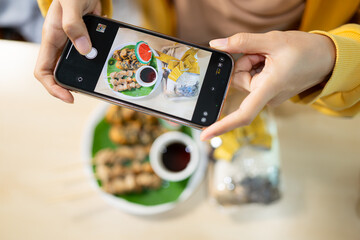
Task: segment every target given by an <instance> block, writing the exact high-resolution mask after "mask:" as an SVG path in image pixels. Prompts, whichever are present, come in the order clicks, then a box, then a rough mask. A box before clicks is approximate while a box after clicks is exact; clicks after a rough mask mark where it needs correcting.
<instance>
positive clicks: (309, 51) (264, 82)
mask: <svg viewBox="0 0 360 240" xmlns="http://www.w3.org/2000/svg"><path fill="white" fill-rule="evenodd" d="M210 46H211V47H214V48H217V49H219V50H223V51H227V52H229V53H243V54H244V55H243V56H242V57H241V58H240V59H239V60H237V62H236V64H235V69H234V75H233V84H234V86H235V87H237V88H241V89H244V90H246V91H248V92H249V94H248V96H247V97H246V98H245V99H244V101H243V102H242V103H241V105H240V107H239V108H238V109H237V110H236V111H234V112H232V113H231V114H229V115H228V116H226V117H224V118H223V119H222V120H220V121H218V122H216V123H214V124H213V125H211V126H210V127H208V128H207V129H205V130H204V131H203V132H202V134H201V140H208V139H210V138H212V137H214V136H218V135H221V134H223V133H225V132H228V131H230V130H232V129H234V128H237V127H241V126H244V125H249V124H250V123H251V122H252V120H253V119H254V118H255V117H256V115H257V114H258V113H259V112H260V111H261V110H262V109H263V107H264V106H265V105H267V104H269V105H278V104H280V103H282V102H284V101H285V100H287V99H289V98H291V97H293V96H295V95H296V94H298V93H301V92H303V91H305V90H306V89H309V88H311V87H313V86H315V85H317V84H319V83H321V82H323V81H324V80H326V78H327V76H328V75H329V74H330V73H331V72H332V69H333V67H334V64H335V57H336V56H335V55H336V53H335V52H336V50H335V46H334V44H333V42H332V40H331V39H330V38H328V37H327V36H324V35H319V34H312V33H306V32H300V31H289V32H279V31H273V32H268V33H265V34H250V33H239V34H236V35H234V36H231V37H229V38H224V39H216V40H213V41H211V42H210Z"/></svg>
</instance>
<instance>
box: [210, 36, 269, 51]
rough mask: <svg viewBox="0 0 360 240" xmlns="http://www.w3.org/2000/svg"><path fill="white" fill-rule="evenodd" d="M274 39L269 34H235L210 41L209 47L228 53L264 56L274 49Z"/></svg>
mask: <svg viewBox="0 0 360 240" xmlns="http://www.w3.org/2000/svg"><path fill="white" fill-rule="evenodd" d="M274 40H275V39H272V36H271V35H269V34H260V33H237V34H235V35H233V36H231V37H228V38H221V39H215V40H212V41H210V43H209V44H210V46H211V47H213V48H217V49H219V50H223V51H226V52H229V53H245V54H263V55H264V54H266V53H268V52H269V51H270V50H273V49H274V46H275V42H274Z"/></svg>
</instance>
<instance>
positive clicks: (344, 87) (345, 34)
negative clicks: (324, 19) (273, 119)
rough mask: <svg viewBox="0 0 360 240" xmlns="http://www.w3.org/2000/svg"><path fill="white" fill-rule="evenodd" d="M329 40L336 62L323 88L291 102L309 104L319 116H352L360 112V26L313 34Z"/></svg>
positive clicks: (344, 26) (342, 27) (347, 26)
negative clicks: (317, 111) (334, 48)
mask: <svg viewBox="0 0 360 240" xmlns="http://www.w3.org/2000/svg"><path fill="white" fill-rule="evenodd" d="M312 33H317V34H322V35H325V36H328V37H329V38H331V39H332V41H333V42H334V44H335V46H336V62H335V66H334V70H333V72H332V75H331V76H330V78H329V80H328V81H327V83H326V84H325V86H324V87H323V88H321V87H320V88H318V89H316V88H314V90H313V91H308V92H307V93H305V94H304V93H303V94H299V95H298V96H296V97H294V98H293V99H292V100H293V101H294V102H299V103H304V104H312V106H313V107H314V108H315V109H317V110H319V111H320V112H322V113H325V114H328V115H334V116H348V117H350V116H354V115H356V114H357V113H359V112H360V25H358V24H346V25H343V26H341V27H339V28H337V29H334V30H332V31H330V32H324V31H312Z"/></svg>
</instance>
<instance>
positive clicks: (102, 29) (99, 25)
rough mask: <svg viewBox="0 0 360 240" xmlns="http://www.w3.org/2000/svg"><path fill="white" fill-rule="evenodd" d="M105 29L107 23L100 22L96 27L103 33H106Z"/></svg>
mask: <svg viewBox="0 0 360 240" xmlns="http://www.w3.org/2000/svg"><path fill="white" fill-rule="evenodd" d="M105 29H106V25H105V24H101V23H99V24H98V25H97V27H96V31H97V32H101V33H104V32H105Z"/></svg>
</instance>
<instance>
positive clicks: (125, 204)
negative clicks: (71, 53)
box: [82, 103, 208, 216]
mask: <svg viewBox="0 0 360 240" xmlns="http://www.w3.org/2000/svg"><path fill="white" fill-rule="evenodd" d="M109 106H110V105H109V104H108V103H101V104H99V107H98V108H96V109H95V110H94V112H93V113H92V114H91V116H90V118H89V121H88V122H87V124H86V125H85V129H84V130H85V131H84V135H83V138H82V157H83V159H84V164H85V170H86V173H87V175H88V178H89V182H90V183H91V185H92V187H93V189H95V190H96V192H97V193H98V194H99V196H100V197H101V198H103V199H104V201H105V202H106V203H108V204H109V205H110V206H113V207H115V208H117V209H119V210H121V211H124V212H127V213H130V214H135V215H145V216H146V215H155V214H162V213H165V212H167V211H170V210H171V209H174V208H175V207H176V206H177V205H178V204H180V203H182V202H184V201H185V200H187V199H189V197H190V196H191V195H192V194H193V193H194V191H196V189H197V188H198V187H199V185H200V183H201V182H202V180H203V179H204V176H205V172H206V169H207V163H208V157H207V151H208V150H207V146H206V144H205V142H202V141H200V131H199V130H194V129H192V134H193V136H194V139H195V141H196V143H197V145H198V147H199V152H200V153H201V154H200V155H199V156H200V161H199V165H198V167H197V168H196V170H195V172H194V174H193V175H191V177H190V179H189V182H188V183H187V185H186V188H185V189H184V191H183V192H182V193H181V195H180V196H179V198H178V199H177V200H176V201H174V202H167V203H163V204H159V205H154V206H146V205H141V204H137V203H133V202H130V201H127V200H125V199H123V198H119V197H117V196H114V195H112V194H110V193H107V192H105V191H103V189H102V188H100V187H99V184H98V183H97V179H96V177H95V175H94V172H93V168H92V144H93V137H94V129H95V128H96V126H97V125H98V123H99V122H100V121H102V119H103V118H104V116H105V113H106V111H107V109H108V108H109Z"/></svg>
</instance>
